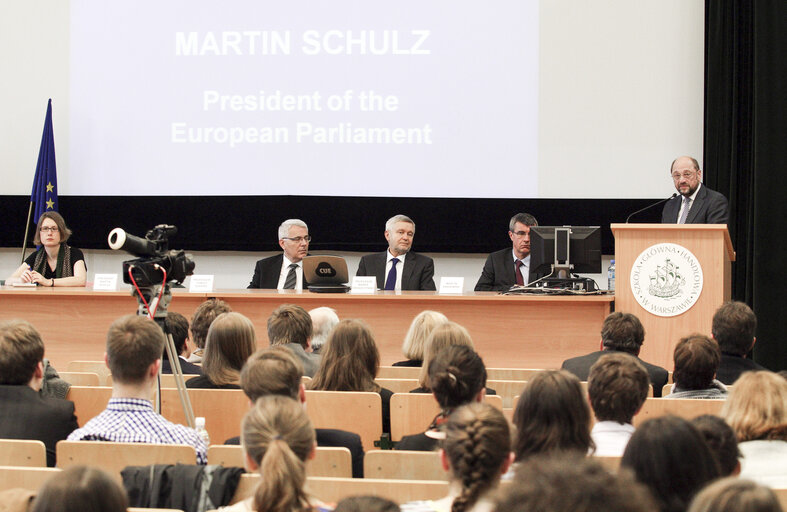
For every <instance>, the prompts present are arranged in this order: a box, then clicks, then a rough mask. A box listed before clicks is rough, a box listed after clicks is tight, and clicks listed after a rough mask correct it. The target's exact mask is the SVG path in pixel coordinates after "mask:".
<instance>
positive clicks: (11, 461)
mask: <svg viewBox="0 0 787 512" xmlns="http://www.w3.org/2000/svg"><path fill="white" fill-rule="evenodd" d="M0 466H24V467H29V468H45V467H46V446H45V445H44V443H42V442H41V441H29V440H27V439H0Z"/></svg>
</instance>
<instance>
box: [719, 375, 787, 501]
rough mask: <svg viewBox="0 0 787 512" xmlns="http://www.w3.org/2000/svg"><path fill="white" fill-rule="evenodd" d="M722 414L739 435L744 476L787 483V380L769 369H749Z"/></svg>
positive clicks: (777, 485) (775, 483) (770, 483)
mask: <svg viewBox="0 0 787 512" xmlns="http://www.w3.org/2000/svg"><path fill="white" fill-rule="evenodd" d="M721 416H722V417H723V418H724V419H725V420H726V421H727V423H729V425H730V426H731V427H732V429H733V430H734V431H735V434H736V435H737V436H738V448H739V449H740V451H741V453H742V454H743V458H742V459H741V473H740V476H741V478H749V479H751V480H754V481H755V482H757V483H759V484H762V485H767V486H770V487H773V488H774V489H776V488H783V487H787V380H785V379H784V378H783V377H781V376H779V375H776V374H775V373H771V372H768V371H751V372H745V373H744V374H743V375H741V376H740V377H739V378H738V380H736V381H735V386H734V387H733V390H732V393H731V394H730V398H729V399H728V400H727V402H726V403H725V404H724V407H723V408H722V412H721Z"/></svg>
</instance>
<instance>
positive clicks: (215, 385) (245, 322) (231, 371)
mask: <svg viewBox="0 0 787 512" xmlns="http://www.w3.org/2000/svg"><path fill="white" fill-rule="evenodd" d="M256 350H257V336H256V334H255V333H254V324H252V323H251V320H249V319H248V318H246V317H245V316H243V315H242V314H240V313H235V312H230V313H222V314H220V315H219V316H217V317H216V319H215V320H214V321H213V323H212V324H210V329H209V330H208V337H207V339H206V344H205V355H204V356H203V360H202V375H200V376H198V377H193V378H191V379H189V380H187V381H186V387H187V388H202V389H206V388H207V389H240V370H241V368H243V365H244V364H245V363H246V359H248V358H249V356H251V355H252V354H253V353H254V352H255V351H256Z"/></svg>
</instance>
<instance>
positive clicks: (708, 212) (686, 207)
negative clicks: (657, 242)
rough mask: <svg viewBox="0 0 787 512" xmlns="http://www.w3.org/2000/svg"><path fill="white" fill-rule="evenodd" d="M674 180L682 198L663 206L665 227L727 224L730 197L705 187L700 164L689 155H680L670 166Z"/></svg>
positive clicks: (662, 218)
mask: <svg viewBox="0 0 787 512" xmlns="http://www.w3.org/2000/svg"><path fill="white" fill-rule="evenodd" d="M670 173H671V174H672V181H673V183H674V184H675V189H676V190H677V191H678V193H679V194H680V195H678V196H676V197H673V198H672V199H670V200H669V201H667V202H666V204H665V205H664V210H662V212H661V222H662V224H675V223H678V224H726V223H727V221H728V216H729V213H728V210H727V198H726V197H724V196H723V195H722V194H720V193H718V192H716V191H714V190H711V189H709V188H708V187H706V186H704V185H703V184H702V169H700V164H699V163H698V162H697V160H695V159H694V158H692V157H690V156H681V157H678V158H676V159H675V161H673V162H672V167H670Z"/></svg>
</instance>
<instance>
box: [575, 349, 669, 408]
mask: <svg viewBox="0 0 787 512" xmlns="http://www.w3.org/2000/svg"><path fill="white" fill-rule="evenodd" d="M616 352H618V351H617V350H599V351H598V352H591V353H590V354H587V355H584V356H579V357H572V358H571V359H566V360H565V361H563V366H562V367H561V368H562V369H563V370H568V371H570V372H571V373H573V374H574V375H576V376H577V377H578V378H579V380H583V381H586V380H588V374H589V373H590V367H591V366H593V363H595V362H596V361H598V360H599V358H600V357H601V356H603V355H604V354H614V353H616ZM637 360H638V361H639V362H640V363H642V366H644V367H645V369H646V370H647V371H648V377H650V383H651V384H653V396H654V397H656V398H658V397H660V396H661V388H663V387H664V384H666V383H667V380H668V379H669V372H667V370H665V369H664V368H662V367H661V366H656V365H655V364H650V363H646V362H645V361H643V360H642V359H640V358H639V357H638V358H637Z"/></svg>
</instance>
